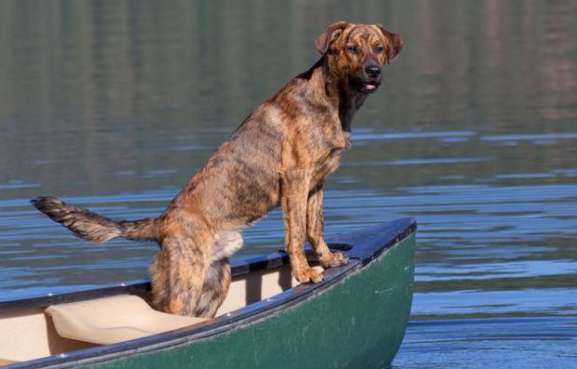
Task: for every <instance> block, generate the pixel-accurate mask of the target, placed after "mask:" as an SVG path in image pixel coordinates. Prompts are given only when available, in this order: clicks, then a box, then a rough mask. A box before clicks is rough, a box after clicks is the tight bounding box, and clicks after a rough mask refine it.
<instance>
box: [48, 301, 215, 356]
mask: <svg viewBox="0 0 577 369" xmlns="http://www.w3.org/2000/svg"><path fill="white" fill-rule="evenodd" d="M46 313H47V314H49V315H50V316H51V317H52V321H53V322H54V326H55V328H56V331H57V332H58V334H59V335H60V336H61V337H65V338H70V339H74V340H77V341H83V342H90V343H97V344H103V345H107V344H112V343H117V342H122V341H127V340H132V339H135V338H140V337H145V336H149V335H152V334H158V333H162V332H167V331H171V330H174V329H178V328H182V327H186V326H190V325H193V324H197V323H200V322H204V321H206V320H207V319H204V318H193V317H185V316H179V315H172V314H166V313H161V312H159V311H156V310H153V309H152V308H151V307H150V306H149V305H148V304H147V303H146V301H144V300H143V299H142V298H140V297H138V296H134V295H118V296H113V297H105V298H100V299H95V300H88V301H79V302H72V303H69V304H60V305H52V306H50V307H48V308H47V309H46Z"/></svg>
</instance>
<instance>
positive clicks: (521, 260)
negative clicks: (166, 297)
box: [0, 0, 577, 369]
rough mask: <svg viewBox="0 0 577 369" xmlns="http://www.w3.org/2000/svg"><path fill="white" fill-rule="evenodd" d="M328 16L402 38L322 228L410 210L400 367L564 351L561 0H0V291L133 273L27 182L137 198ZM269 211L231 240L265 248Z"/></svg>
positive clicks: (572, 193)
mask: <svg viewBox="0 0 577 369" xmlns="http://www.w3.org/2000/svg"><path fill="white" fill-rule="evenodd" d="M338 19H347V20H352V21H362V22H369V23H372V22H378V23H383V24H385V25H386V27H387V28H389V29H390V30H392V31H395V32H399V33H400V34H401V35H402V37H403V38H404V40H405V43H406V46H405V48H404V49H403V51H402V52H401V55H400V56H399V58H398V59H396V60H395V61H394V62H393V63H392V65H391V66H390V67H387V69H386V71H385V83H384V85H383V86H382V87H381V89H380V90H379V91H378V92H377V93H375V94H373V95H372V96H370V97H369V98H368V100H367V102H366V103H365V106H364V107H363V108H362V109H361V111H360V113H359V114H358V115H357V117H356V119H355V121H354V124H353V147H352V149H351V150H350V151H349V152H347V154H346V155H345V158H344V162H343V164H342V167H341V168H340V169H339V170H338V171H337V172H336V173H335V174H334V175H333V176H332V177H330V179H329V181H328V183H327V186H326V188H327V192H326V224H327V230H326V232H327V234H328V235H333V234H337V233H339V232H343V231H348V230H354V229H360V228H362V227H365V226H367V225H371V224H374V223H378V222H383V221H387V220H392V219H394V218H398V217H404V216H412V217H415V218H417V220H418V222H419V233H418V244H419V247H418V253H417V271H416V273H417V274H416V279H417V284H416V291H415V299H414V305H413V312H412V313H413V319H414V322H413V323H412V324H411V325H410V327H409V330H408V334H407V337H406V340H405V343H404V345H403V348H402V350H401V353H400V354H399V356H398V357H397V358H396V360H395V362H394V363H393V364H394V366H396V367H397V368H400V369H407V368H478V367H479V368H480V367H487V366H489V367H498V368H543V367H546V368H548V369H550V368H577V345H576V344H577V333H576V332H577V318H576V316H577V42H576V40H577V2H574V1H569V0H566V1H562V0H559V1H555V2H547V1H516V2H513V1H507V2H505V1H499V0H488V1H474V0H469V1H464V0H459V1H457V0H454V1H448V0H443V1H437V2H431V1H397V2H392V1H391V2H388V1H377V0H374V1H355V2H332V1H320V2H314V3H312V2H305V1H296V2H288V1H286V2H285V1H283V2H281V1H278V2H276V1H267V2H264V1H238V2H229V3H225V2H221V1H211V2H200V1H199V2H194V1H192V2H188V1H168V2H166V1H163V2H154V1H133V2H124V1H116V2H90V1H83V2H59V1H51V2H36V3H31V2H28V1H3V2H0V45H1V46H2V47H0V296H2V298H10V297H14V296H20V295H26V294H30V293H38V292H50V291H57V290H58V288H61V287H62V286H66V287H67V288H75V287H80V286H97V285H99V284H102V283H114V282H121V281H126V280H133V279H138V278H142V277H145V276H146V269H147V266H148V264H149V262H150V258H151V256H152V255H153V253H154V251H155V247H154V246H153V245H151V244H146V243H138V242H130V241H123V240H118V241H113V242H111V243H109V244H105V245H101V246H96V245H92V244H89V243H87V242H83V241H79V240H77V239H75V238H73V237H72V236H71V235H70V233H69V232H67V231H66V230H65V229H63V228H62V227H59V226H56V225H55V224H54V223H52V222H51V221H49V220H48V219H47V218H45V217H43V216H41V215H40V214H39V213H37V212H36V211H35V210H34V209H33V208H31V206H30V205H29V202H28V201H29V199H30V198H33V197H35V196H37V195H41V194H53V195H59V196H62V197H64V198H65V199H66V200H69V201H70V202H73V203H77V204H80V205H83V206H88V207H90V208H92V209H94V210H96V211H98V212H102V213H104V214H106V215H108V216H111V217H114V218H132V219H133V218H139V217H146V216H154V215H156V214H158V213H159V212H160V211H162V210H163V208H164V207H165V206H166V204H167V202H168V201H169V200H170V199H171V198H172V197H173V196H174V195H175V193H176V192H177V191H178V190H179V189H180V187H181V186H182V185H183V184H184V183H186V181H187V179H188V178H189V177H190V176H191V175H192V174H193V173H194V171H195V170H196V169H198V168H199V167H200V166H201V165H202V164H203V163H204V162H205V161H206V159H207V158H208V156H209V155H210V154H211V153H212V152H213V151H214V150H215V149H216V147H217V146H218V145H219V143H220V142H222V141H223V140H224V139H225V138H227V137H228V135H229V134H230V133H231V132H232V130H233V129H234V128H235V127H236V126H237V125H238V124H239V123H240V121H241V120H242V119H243V118H244V117H245V116H246V115H247V114H248V113H249V112H250V111H251V110H252V109H254V108H255V107H256V106H257V105H258V104H259V103H261V102H262V101H263V100H264V99H266V98H267V97H268V96H270V95H272V94H274V93H275V91H276V90H277V89H278V88H280V87H281V86H282V85H283V84H284V83H285V82H286V81H287V80H289V79H290V78H291V77H292V76H294V75H296V74H298V73H300V72H302V71H303V70H305V69H306V68H307V67H308V66H310V65H311V64H312V63H314V61H315V60H316V58H317V55H315V51H314V47H313V45H314V43H313V41H314V38H315V37H316V36H317V35H318V34H319V33H321V32H322V31H323V28H324V27H325V26H326V25H327V24H329V23H331V22H333V21H335V20H338ZM282 237H283V234H282V221H281V215H280V212H278V211H275V212H273V213H272V214H270V215H269V216H268V217H267V218H265V219H264V220H262V221H260V222H259V223H258V224H257V225H256V226H255V227H254V228H252V229H250V230H248V231H246V232H245V243H246V247H245V248H244V249H243V250H242V251H241V254H254V253H262V252H267V251H270V250H277V249H278V248H279V247H280V246H281V245H282Z"/></svg>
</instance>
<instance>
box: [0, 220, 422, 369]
mask: <svg viewBox="0 0 577 369" xmlns="http://www.w3.org/2000/svg"><path fill="white" fill-rule="evenodd" d="M415 231H416V223H415V221H414V220H413V219H400V220H396V221H393V222H390V223H386V224H382V225H378V226H375V227H372V228H368V229H364V230H362V231H359V232H355V233H351V234H346V235H342V236H339V237H337V238H336V239H334V240H332V242H331V243H330V246H331V247H332V248H333V249H339V250H344V251H346V253H347V254H348V256H349V258H350V262H349V263H348V264H347V265H346V266H343V267H339V268H333V269H329V270H327V271H326V273H325V279H324V280H323V281H322V282H321V283H318V284H304V285H297V284H296V282H295V281H294V280H293V279H292V278H291V276H290V269H289V266H288V259H287V256H286V254H285V253H283V252H278V253H274V254H271V255H265V256H257V257H250V258H244V259H239V260H235V261H234V262H233V283H232V285H231V290H230V293H229V296H228V297H227V301H225V303H224V304H223V307H222V308H221V310H220V312H219V315H217V317H216V318H215V319H212V320H203V319H197V318H188V317H178V316H173V315H169V314H164V313H160V312H156V311H153V310H152V309H150V307H149V306H148V304H147V303H146V301H147V299H148V298H149V295H148V294H149V287H150V286H149V284H148V283H147V282H134V283H130V284H124V283H123V284H121V285H115V286H107V287H104V288H99V289H92V290H85V291H78V292H71V293H63V294H49V295H47V296H36V297H31V298H23V299H18V300H9V301H6V300H1V299H0V367H2V369H5V368H6V369H7V368H10V369H12V368H14V369H15V368H135V369H136V368H139V369H140V368H155V369H169V368H175V369H181V368H198V369H209V368H214V369H226V368H231V369H232V368H234V369H238V368H247V369H253V368H280V369H288V368H298V369H305V368H314V369H327V368H363V369H368V368H385V367H387V366H388V365H390V363H391V361H392V360H393V358H394V356H395V354H396V353H397V351H398V349H399V346H400V345H401V342H402V340H403V336H404V334H405V328H406V325H407V321H408V319H409V314H410V308H411V300H412V294H413V285H414V253H415ZM187 319H189V320H187ZM195 319H196V320H195Z"/></svg>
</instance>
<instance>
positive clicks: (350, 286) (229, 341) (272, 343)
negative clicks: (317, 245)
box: [76, 233, 415, 369]
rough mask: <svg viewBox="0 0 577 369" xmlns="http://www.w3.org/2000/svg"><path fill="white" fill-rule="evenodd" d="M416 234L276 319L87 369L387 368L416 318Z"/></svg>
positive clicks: (88, 365)
mask: <svg viewBox="0 0 577 369" xmlns="http://www.w3.org/2000/svg"><path fill="white" fill-rule="evenodd" d="M414 253H415V234H414V233H411V234H409V235H407V236H406V237H405V238H404V239H402V240H399V242H397V244H395V245H394V246H392V247H391V248H390V249H388V250H385V251H384V252H383V253H382V254H380V255H378V256H376V257H375V258H374V260H371V261H370V262H367V263H366V265H360V264H358V265H356V266H352V268H356V269H357V270H355V271H353V272H352V273H349V274H347V276H346V277H344V278H343V280H342V281H339V283H336V284H335V285H333V286H331V287H329V288H327V289H325V290H322V291H319V292H318V293H315V294H313V295H312V296H309V297H308V298H306V299H304V300H301V301H296V302H294V303H292V304H290V305H289V306H288V307H286V306H285V307H284V308H282V309H278V310H277V311H276V312H274V313H272V314H270V313H269V314H266V315H264V316H262V317H261V318H258V317H257V318H256V319H252V320H251V321H250V322H247V323H246V324H244V325H242V324H241V325H238V326H237V327H235V328H233V329H231V330H226V331H222V332H220V333H216V334H214V335H212V336H209V337H205V338H201V339H198V338H196V339H194V340H189V341H187V339H182V340H180V341H179V342H173V343H172V344H171V345H170V346H163V347H158V348H154V347H152V348H149V349H147V350H145V351H142V350H137V349H136V350H132V351H130V352H124V353H123V354H122V355H111V356H109V357H108V358H106V357H102V358H101V361H100V360H99V361H98V362H90V361H89V362H84V363H83V364H81V363H80V362H77V363H76V364H77V365H79V364H80V366H81V367H83V368H94V369H96V368H102V369H103V368H126V369H128V368H135V369H136V368H139V369H141V368H163V369H169V368H175V369H177V368H178V369H180V368H202V369H212V368H214V369H223V368H251V369H252V368H284V369H289V368H295V369H297V368H298V369H305V368H315V369H318V368H323V369H324V368H383V367H386V366H388V365H389V364H390V363H391V361H392V359H393V358H394V356H395V354H396V353H397V351H398V349H399V347H400V345H401V342H402V339H403V336H404V333H405V328H406V325H407V321H408V319H409V315H410V307H411V301H412V293H413V285H414Z"/></svg>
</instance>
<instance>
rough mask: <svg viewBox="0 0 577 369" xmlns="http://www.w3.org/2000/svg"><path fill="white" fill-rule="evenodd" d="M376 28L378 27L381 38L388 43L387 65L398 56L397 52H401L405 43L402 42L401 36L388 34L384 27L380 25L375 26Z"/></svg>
mask: <svg viewBox="0 0 577 369" xmlns="http://www.w3.org/2000/svg"><path fill="white" fill-rule="evenodd" d="M377 27H379V29H380V30H381V32H382V33H383V36H385V39H386V40H387V42H388V46H387V63H390V62H391V60H393V59H394V58H395V57H396V56H397V55H399V52H400V51H401V49H402V48H403V45H404V44H405V43H404V42H403V40H402V39H401V36H399V34H398V33H393V32H389V31H387V30H386V29H385V27H383V26H382V25H380V24H377Z"/></svg>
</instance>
